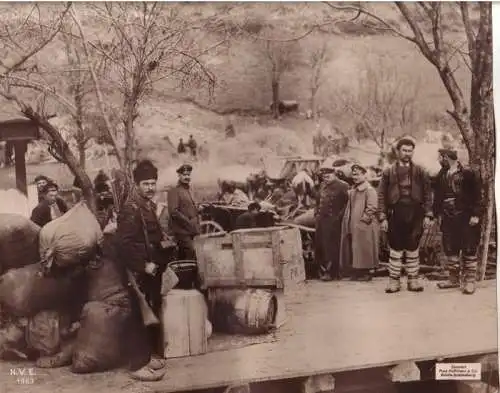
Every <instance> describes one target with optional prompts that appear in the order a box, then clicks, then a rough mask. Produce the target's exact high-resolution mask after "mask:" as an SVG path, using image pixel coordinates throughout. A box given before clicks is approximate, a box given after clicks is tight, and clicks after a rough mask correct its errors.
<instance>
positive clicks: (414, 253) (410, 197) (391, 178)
mask: <svg viewBox="0 0 500 393" xmlns="http://www.w3.org/2000/svg"><path fill="white" fill-rule="evenodd" d="M396 151H397V154H398V160H397V161H396V162H395V163H394V164H392V165H391V166H390V167H389V168H387V169H386V170H384V172H383V174H382V179H381V181H380V185H379V192H378V194H379V202H378V204H379V209H380V217H379V220H380V223H381V224H380V230H381V231H384V232H388V234H387V237H388V241H389V249H390V253H389V286H388V287H387V289H386V292H387V293H395V292H399V291H400V290H401V282H400V279H401V269H402V266H403V256H405V257H406V264H405V270H406V272H407V274H408V290H409V291H413V292H422V291H423V290H424V288H423V286H422V285H421V284H420V282H419V279H418V274H419V269H420V260H419V245H420V239H421V237H422V234H423V227H425V228H428V227H430V225H431V224H432V221H431V220H432V216H433V215H432V190H431V182H430V177H429V175H428V173H427V171H426V170H425V169H424V168H422V167H421V166H419V165H417V164H415V163H414V162H413V161H412V158H413V153H414V151H415V140H414V139H413V138H411V137H403V138H401V139H400V140H399V141H398V142H397V144H396Z"/></svg>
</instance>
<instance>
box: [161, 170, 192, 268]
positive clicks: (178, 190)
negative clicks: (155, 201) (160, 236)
mask: <svg viewBox="0 0 500 393" xmlns="http://www.w3.org/2000/svg"><path fill="white" fill-rule="evenodd" d="M192 171H193V167H192V166H191V165H188V164H184V165H181V166H180V167H179V168H178V169H177V174H178V176H179V182H178V183H177V186H176V187H174V188H172V189H170V190H169V191H168V197H167V206H168V214H169V230H170V233H171V234H172V235H173V237H174V238H175V241H176V243H177V247H178V258H179V259H180V260H183V259H190V260H196V252H195V250H194V244H193V239H194V237H195V236H196V235H198V234H199V233H200V221H199V217H198V209H197V208H196V205H195V203H194V200H193V197H192V196H191V190H190V186H189V185H190V183H191V172H192Z"/></svg>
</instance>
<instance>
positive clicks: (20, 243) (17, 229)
mask: <svg viewBox="0 0 500 393" xmlns="http://www.w3.org/2000/svg"><path fill="white" fill-rule="evenodd" d="M39 233H40V227H39V226H38V225H36V224H35V223H34V222H33V221H31V220H30V219H28V218H26V217H23V216H21V215H18V214H8V213H0V274H2V273H4V272H6V271H7V270H9V269H15V268H20V267H23V266H26V265H29V264H32V263H36V262H38V261H39V259H40V258H39V253H38V235H39Z"/></svg>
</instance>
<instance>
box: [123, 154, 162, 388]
mask: <svg viewBox="0 0 500 393" xmlns="http://www.w3.org/2000/svg"><path fill="white" fill-rule="evenodd" d="M133 180H134V183H135V190H134V191H133V192H132V194H131V195H130V197H129V198H128V199H127V201H126V202H125V203H124V205H123V207H122V208H121V209H120V212H119V215H118V220H117V233H116V234H117V241H118V247H117V251H118V255H119V257H120V259H121V260H122V261H123V262H124V263H125V264H126V267H127V269H128V270H129V271H130V272H132V277H130V276H129V282H130V285H131V286H133V287H135V286H136V285H137V287H138V289H139V290H140V293H138V294H136V295H137V296H133V314H134V320H135V322H138V323H135V324H134V327H135V328H137V331H136V329H135V328H134V329H131V330H133V334H132V333H131V334H130V336H131V337H129V340H128V347H129V349H130V352H131V355H130V357H131V360H132V364H131V367H130V368H131V376H132V377H133V378H135V379H139V380H143V381H156V380H159V379H161V378H162V377H163V376H164V374H165V371H164V366H165V362H164V361H163V360H162V359H155V358H153V357H152V355H153V354H154V353H155V352H159V348H160V345H161V336H162V332H161V329H160V327H159V326H150V327H148V328H147V329H146V327H145V326H144V325H145V324H147V323H146V321H143V320H142V319H143V318H144V314H143V315H142V317H141V311H143V310H144V304H143V303H140V301H141V300H143V298H144V297H145V299H146V301H147V303H148V304H149V306H150V307H151V309H152V311H153V312H154V314H155V315H156V316H159V315H160V311H161V302H162V296H161V285H162V273H163V272H164V271H165V269H166V265H167V262H168V260H169V255H168V252H167V250H165V249H164V248H163V244H164V243H163V232H162V230H161V227H160V224H159V222H158V218H157V216H156V205H155V203H154V202H153V200H152V199H153V197H154V195H155V193H156V183H157V180H158V169H157V168H156V167H155V166H154V165H153V164H152V163H151V162H150V161H148V160H144V161H141V162H139V163H138V164H137V167H136V168H135V169H134V171H133ZM142 295H144V296H142ZM141 305H142V307H141ZM146 307H147V306H146ZM139 325H140V326H139ZM148 341H149V342H148Z"/></svg>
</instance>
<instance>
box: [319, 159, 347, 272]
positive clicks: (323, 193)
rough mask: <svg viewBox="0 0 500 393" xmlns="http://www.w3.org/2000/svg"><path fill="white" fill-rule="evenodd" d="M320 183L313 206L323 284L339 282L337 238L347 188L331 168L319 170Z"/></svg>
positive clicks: (340, 228) (345, 203) (339, 231)
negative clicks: (315, 202) (337, 280)
mask: <svg viewBox="0 0 500 393" xmlns="http://www.w3.org/2000/svg"><path fill="white" fill-rule="evenodd" d="M320 176H321V178H322V182H321V185H320V190H319V193H318V194H319V195H318V202H317V204H316V211H315V217H316V236H315V242H316V247H315V248H316V250H315V258H316V264H317V265H318V266H319V269H320V278H321V279H322V280H323V281H331V280H332V279H340V273H341V272H340V237H341V230H342V217H343V216H344V211H345V208H346V205H347V201H348V196H347V193H348V189H349V185H348V184H347V183H346V182H344V181H342V180H340V179H339V178H338V177H337V175H336V171H335V168H333V167H331V166H326V165H323V166H322V167H321V168H320Z"/></svg>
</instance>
